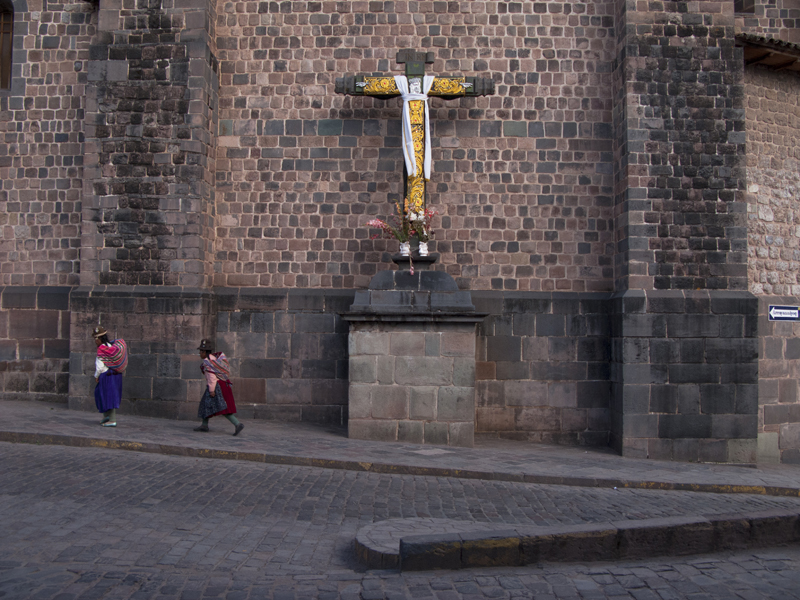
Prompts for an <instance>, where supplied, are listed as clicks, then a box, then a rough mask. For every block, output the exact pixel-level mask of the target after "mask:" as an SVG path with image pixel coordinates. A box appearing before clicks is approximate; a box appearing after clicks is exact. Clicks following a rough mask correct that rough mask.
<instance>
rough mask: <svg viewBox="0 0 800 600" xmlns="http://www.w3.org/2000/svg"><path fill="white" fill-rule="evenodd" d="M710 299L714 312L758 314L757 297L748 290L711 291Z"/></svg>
mask: <svg viewBox="0 0 800 600" xmlns="http://www.w3.org/2000/svg"><path fill="white" fill-rule="evenodd" d="M710 300H711V312H713V313H715V314H733V315H757V314H758V299H757V298H756V297H755V296H753V294H751V293H749V292H711V298H710Z"/></svg>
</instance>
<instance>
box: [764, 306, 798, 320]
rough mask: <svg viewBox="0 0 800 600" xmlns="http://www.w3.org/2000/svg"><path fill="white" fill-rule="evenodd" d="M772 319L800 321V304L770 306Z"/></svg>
mask: <svg viewBox="0 0 800 600" xmlns="http://www.w3.org/2000/svg"><path fill="white" fill-rule="evenodd" d="M769 320H770V321H800V306H774V305H770V307H769Z"/></svg>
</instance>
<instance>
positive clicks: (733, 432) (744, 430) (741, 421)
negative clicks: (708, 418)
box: [711, 415, 758, 439]
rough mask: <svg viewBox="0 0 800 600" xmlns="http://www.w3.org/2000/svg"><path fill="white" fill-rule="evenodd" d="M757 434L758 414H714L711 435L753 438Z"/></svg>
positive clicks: (725, 437)
mask: <svg viewBox="0 0 800 600" xmlns="http://www.w3.org/2000/svg"><path fill="white" fill-rule="evenodd" d="M757 435H758V415H714V416H713V417H712V424H711V437H715V438H722V439H753V438H755V437H756V436H757Z"/></svg>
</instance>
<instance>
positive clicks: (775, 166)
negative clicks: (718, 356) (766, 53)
mask: <svg viewBox="0 0 800 600" xmlns="http://www.w3.org/2000/svg"><path fill="white" fill-rule="evenodd" d="M745 86H746V91H747V113H746V117H747V148H748V155H747V192H748V193H747V199H748V236H749V248H748V251H749V269H748V275H749V286H750V290H751V291H752V292H753V293H754V294H756V295H757V296H758V297H759V338H760V339H759V375H760V379H759V430H758V431H759V434H758V437H759V460H762V461H781V462H790V463H797V462H800V435H799V434H800V398H798V385H797V378H798V375H800V371H798V360H800V352H799V351H798V346H797V344H796V342H797V339H796V337H797V334H798V333H800V329H798V327H799V326H798V324H796V323H791V322H779V321H770V320H769V317H768V310H769V306H770V305H788V306H800V281H798V275H799V274H800V234H799V233H798V222H799V221H798V220H799V219H800V212H798V200H800V171H798V169H799V168H800V100H798V98H799V97H800V76H798V75H797V74H796V73H788V72H776V71H772V70H768V69H764V68H763V67H748V68H746V69H745Z"/></svg>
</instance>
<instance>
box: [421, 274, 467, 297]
mask: <svg viewBox="0 0 800 600" xmlns="http://www.w3.org/2000/svg"><path fill="white" fill-rule="evenodd" d="M419 289H421V290H426V291H430V292H458V291H459V290H458V285H456V282H455V280H454V279H453V278H452V277H451V276H450V275H449V274H447V273H445V272H444V271H420V272H419ZM462 295H463V294H462ZM467 295H469V293H468V292H467ZM467 303H468V304H469V305H471V304H472V297H471V296H470V298H469V300H468V301H467Z"/></svg>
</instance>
